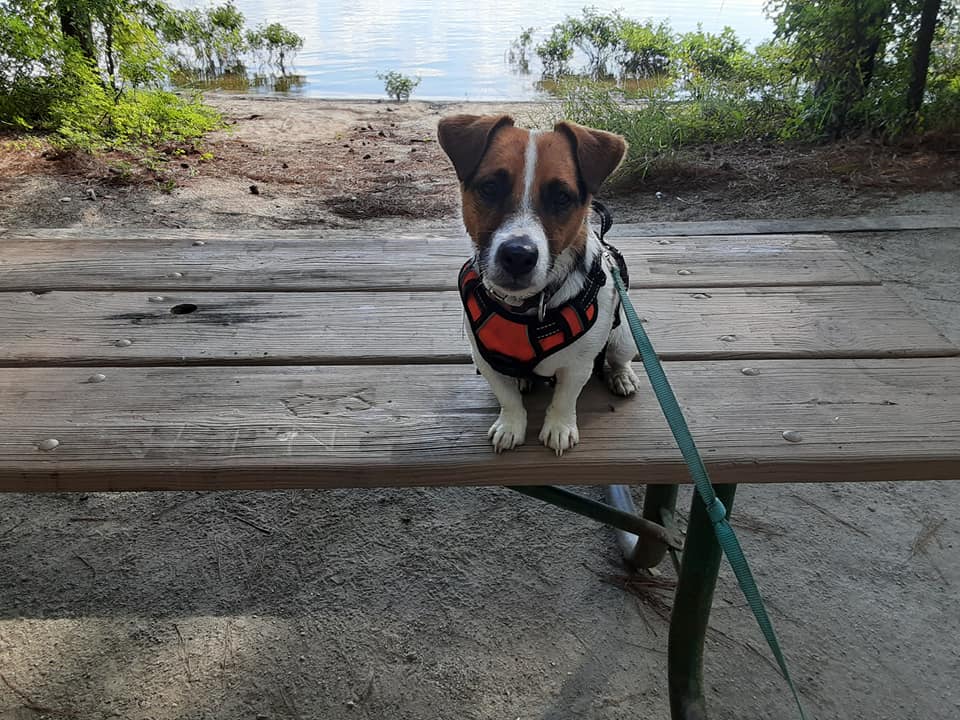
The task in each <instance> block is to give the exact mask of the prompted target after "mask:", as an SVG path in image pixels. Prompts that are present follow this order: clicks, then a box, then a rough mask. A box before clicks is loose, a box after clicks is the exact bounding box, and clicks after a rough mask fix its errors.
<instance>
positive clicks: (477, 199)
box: [438, 115, 638, 455]
mask: <svg viewBox="0 0 960 720" xmlns="http://www.w3.org/2000/svg"><path fill="white" fill-rule="evenodd" d="M438 136H439V140H440V146H441V147H442V148H443V150H444V151H445V152H446V153H447V155H448V156H449V158H450V160H451V162H452V163H453V166H454V168H455V169H456V172H457V177H458V178H459V180H460V188H461V193H462V200H463V203H462V204H463V222H464V225H465V226H466V230H467V232H468V233H469V235H470V237H471V239H472V240H473V244H474V248H475V251H476V260H475V267H476V269H477V273H478V275H479V276H480V279H481V281H482V283H483V286H484V288H485V289H486V291H487V292H488V293H489V296H490V297H492V298H495V299H496V300H497V301H499V302H501V303H502V304H503V305H504V306H505V307H508V308H513V309H517V308H524V309H526V311H527V312H529V313H537V312H538V309H537V302H536V301H537V299H538V298H539V299H540V301H541V303H542V304H541V306H540V310H539V312H541V313H542V312H543V308H544V307H545V308H546V309H550V308H558V307H561V306H563V305H564V304H565V303H569V302H570V301H571V299H572V298H575V297H577V296H578V294H579V293H581V290H582V288H583V287H584V284H585V282H587V279H588V271H589V270H590V269H591V268H595V266H594V261H595V260H596V259H597V258H598V257H599V256H600V255H601V254H602V253H603V247H602V245H601V244H600V241H599V240H598V239H597V238H596V237H595V235H594V233H593V232H591V229H590V227H589V219H590V213H591V201H592V198H593V196H594V194H596V192H597V190H598V189H599V187H600V185H601V184H602V183H603V181H604V180H605V179H606V178H607V177H608V176H609V175H610V173H612V172H613V171H614V170H615V169H616V168H617V166H618V165H619V164H620V162H621V161H622V159H623V156H624V153H625V152H626V142H625V141H624V139H623V138H621V137H620V136H618V135H614V134H611V133H607V132H603V131H600V130H593V129H590V128H586V127H582V126H580V125H576V124H574V123H570V122H561V123H558V124H557V125H556V126H555V127H554V129H553V130H552V131H549V132H543V131H534V130H524V129H520V128H518V127H515V126H514V122H513V119H512V118H511V117H509V116H507V115H499V116H484V117H481V116H476V115H456V116H452V117H446V118H443V119H442V120H441V121H440V124H439V128H438ZM602 267H603V273H604V275H605V279H606V282H605V283H604V284H603V285H602V287H600V289H599V292H598V294H597V297H596V308H597V312H596V313H595V314H596V319H595V322H594V323H593V325H592V327H590V329H589V330H588V331H587V332H586V333H585V334H583V335H581V336H579V337H578V338H577V339H576V340H575V341H574V342H572V344H569V345H567V346H566V347H564V348H563V349H562V350H559V351H557V352H555V353H553V354H551V355H549V356H548V357H545V358H544V359H543V360H542V361H541V362H540V363H539V364H538V365H537V366H536V368H535V370H534V372H535V374H536V375H538V376H543V377H552V378H555V380H556V386H555V389H554V392H553V399H552V401H551V402H550V405H549V407H548V408H547V411H546V416H545V419H544V423H543V428H542V429H541V431H540V440H541V441H542V442H543V444H544V445H546V446H547V447H550V448H552V449H553V450H555V451H556V453H557V454H558V455H560V454H562V453H563V452H564V451H565V450H568V449H570V448H572V447H573V446H574V445H576V444H577V443H578V442H579V439H580V436H579V431H578V429H577V398H578V397H579V396H580V392H581V390H582V389H583V386H584V385H585V384H586V382H587V381H588V380H589V379H590V376H591V374H592V373H593V368H594V360H595V359H596V358H597V357H598V355H599V354H600V353H601V352H603V349H604V347H606V361H607V363H608V365H609V368H608V369H607V371H606V382H607V385H608V387H609V388H610V390H611V391H613V392H614V393H616V394H618V395H624V396H626V395H631V394H633V393H634V392H635V391H636V389H637V386H638V381H637V377H636V375H634V373H633V370H632V369H631V367H630V362H631V360H633V358H634V356H635V354H636V348H635V346H634V344H633V340H632V338H631V336H630V333H629V329H628V327H627V323H626V321H625V320H624V319H623V318H622V317H621V322H620V323H619V325H618V326H617V327H615V328H614V315H615V313H620V314H621V316H622V310H621V309H620V304H619V302H618V301H617V296H616V290H615V288H614V285H613V282H612V280H611V278H610V270H609V268H608V267H607V264H606V263H605V262H604V263H602ZM531 306H532V307H531ZM467 326H468V333H467V334H468V335H469V336H470V342H471V346H472V348H473V357H474V361H475V362H476V364H477V368H478V369H479V370H480V372H481V373H482V374H483V376H484V377H485V378H486V379H487V381H488V382H489V383H490V387H491V388H492V389H493V392H494V394H495V395H496V396H497V399H498V400H499V401H500V407H501V409H500V416H499V417H498V418H497V421H496V422H495V423H494V424H493V425H492V426H491V428H490V432H489V437H490V439H491V442H492V443H493V447H494V449H495V450H496V451H497V452H502V451H503V450H509V449H511V448H513V447H516V446H517V445H521V444H522V443H523V442H524V439H525V436H526V431H527V412H526V410H525V408H524V406H523V398H522V396H521V387H522V386H523V385H524V381H523V380H520V381H519V382H518V379H517V378H516V377H511V376H510V375H505V374H503V373H501V372H497V371H496V370H494V368H493V367H492V365H491V364H490V363H489V362H487V361H486V360H485V359H484V357H483V356H482V355H481V353H480V352H478V348H477V338H476V337H475V336H474V333H473V332H472V331H469V330H470V323H469V322H467Z"/></svg>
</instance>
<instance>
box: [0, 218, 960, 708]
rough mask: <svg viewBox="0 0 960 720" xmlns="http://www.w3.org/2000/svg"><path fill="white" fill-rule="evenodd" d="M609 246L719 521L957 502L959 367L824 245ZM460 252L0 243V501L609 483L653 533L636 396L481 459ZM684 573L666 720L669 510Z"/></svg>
mask: <svg viewBox="0 0 960 720" xmlns="http://www.w3.org/2000/svg"><path fill="white" fill-rule="evenodd" d="M611 237H612V239H613V242H614V243H615V244H617V245H618V246H619V247H620V248H621V250H622V251H623V253H624V255H625V257H626V259H627V262H628V264H629V265H630V274H631V279H632V290H631V297H632V299H633V301H634V304H635V305H636V306H637V309H638V312H639V313H640V314H641V316H643V319H644V321H645V322H646V328H647V332H648V333H649V335H650V337H651V339H652V340H653V342H654V344H655V345H656V347H657V350H658V352H659V353H660V355H661V357H662V358H663V360H665V361H667V362H666V368H667V372H668V374H669V376H670V379H671V382H672V383H673V385H674V388H675V390H676V392H677V395H678V397H679V399H680V402H681V404H682V405H683V407H684V411H685V413H686V415H687V419H688V422H689V424H690V427H691V430H692V432H693V434H694V436H695V438H696V440H697V443H698V445H699V447H700V450H701V453H702V454H703V457H704V459H705V461H706V463H707V465H708V468H709V470H710V472H711V476H712V478H713V480H714V482H717V483H726V484H728V485H727V486H726V487H724V488H721V489H720V494H721V499H724V500H725V501H726V502H728V503H729V502H730V501H732V496H733V489H734V487H735V485H734V484H735V483H754V482H778V483H786V482H824V481H869V480H931V479H951V478H960V351H958V349H957V348H956V347H954V346H953V345H952V344H951V343H950V342H948V341H947V340H946V339H945V338H944V337H943V336H942V335H941V334H940V333H939V332H937V330H936V329H934V328H933V327H932V326H930V325H929V324H928V323H927V322H926V321H925V320H923V319H921V318H920V317H918V316H917V315H916V314H915V313H914V312H913V311H912V310H911V309H910V308H909V307H908V306H907V305H906V304H905V303H904V302H903V301H901V300H900V299H899V298H897V297H896V296H895V295H894V294H892V293H891V292H890V291H889V290H888V289H887V288H886V287H884V286H883V285H882V284H881V283H880V281H879V279H878V278H877V277H875V276H874V275H873V274H872V273H871V272H869V271H868V270H866V269H865V268H863V267H862V266H860V265H859V264H858V263H856V262H855V261H854V260H853V259H852V257H851V256H850V255H849V254H847V253H846V252H844V251H842V250H841V249H840V248H838V247H837V245H836V244H835V243H834V242H833V241H831V240H830V239H829V238H827V237H824V236H820V235H741V236H737V235H733V236H727V237H722V238H721V237H705V236H704V237H695V236H694V237H637V236H631V233H630V229H629V228H623V229H620V230H617V229H616V228H615V231H614V233H612V235H611ZM468 253H469V245H468V243H467V242H466V241H465V240H464V239H463V238H460V237H457V236H454V235H452V234H451V235H443V234H438V235H431V236H423V235H411V234H404V233H397V234H394V235H392V236H390V237H371V236H370V235H369V234H367V233H363V232H358V231H338V232H334V231H324V232H322V233H318V232H317V231H297V232H287V231H284V232H271V231H248V232H235V231H198V230H157V231H142V230H131V231H127V230H97V231H86V232H85V231H82V230H32V231H31V230H6V231H4V232H2V233H0V407H2V408H3V412H2V413H0V490H3V491H14V492H41V491H106V490H185V489H190V490H222V489H276V488H332V487H388V486H389V487H393V486H404V485H484V484H491V485H507V486H542V485H544V484H546V483H549V484H550V485H567V484H610V483H623V482H629V483H646V484H650V485H651V487H650V488H648V493H647V496H648V497H647V504H646V506H645V507H644V510H643V517H644V518H646V520H647V521H649V522H652V523H655V524H659V523H663V524H664V525H669V524H670V522H671V517H672V515H671V513H672V508H673V503H674V502H675V498H676V492H675V484H677V483H684V482H687V481H688V475H687V470H686V467H685V465H684V464H683V462H682V460H681V458H680V456H679V453H678V451H677V449H676V446H675V444H674V442H673V439H672V437H671V435H670V433H669V430H668V428H667V426H666V423H665V422H664V421H663V418H662V417H661V415H660V410H659V408H658V406H657V404H656V402H655V400H654V398H653V395H652V393H651V392H650V391H649V390H646V389H645V390H642V391H641V392H640V393H639V394H638V396H637V397H635V398H632V399H622V398H616V397H614V396H612V395H610V394H609V393H608V392H607V391H606V390H605V389H604V388H602V387H601V386H600V384H599V383H591V384H590V386H588V388H587V389H586V390H585V392H584V395H583V396H582V397H581V399H580V403H579V412H578V417H579V425H580V435H581V442H580V445H578V446H577V447H576V448H575V449H574V450H573V451H571V452H569V453H567V454H565V455H564V457H563V458H556V457H554V456H553V454H552V453H551V452H549V451H548V450H546V449H545V448H543V447H542V446H540V445H539V444H538V443H537V442H536V434H537V432H538V430H539V418H540V417H542V412H543V409H544V406H545V404H546V401H547V399H548V395H549V394H548V393H545V392H541V393H539V394H538V395H537V396H535V397H534V398H532V399H530V400H528V407H529V408H530V417H531V423H530V428H529V433H530V434H529V437H528V443H527V444H526V445H525V446H523V447H521V448H519V449H517V450H515V451H512V452H509V453H506V454H504V455H500V456H498V455H495V454H494V453H493V452H492V451H491V449H490V446H489V442H488V440H487V436H486V430H487V427H488V426H489V425H490V423H491V422H492V420H493V419H494V418H495V417H496V414H497V411H498V406H497V403H496V400H495V398H494V397H493V395H492V393H491V392H490V390H489V388H488V386H487V384H486V382H485V381H484V380H483V378H481V377H478V376H477V375H476V374H475V373H474V371H473V368H472V367H471V366H470V364H469V363H470V358H469V354H468V343H467V340H466V338H465V337H464V335H463V329H462V321H461V315H460V302H459V299H458V296H457V293H456V292H455V282H456V274H457V270H458V269H459V267H460V265H461V264H462V262H463V259H464V258H465V257H466V256H467V254H468ZM529 492H534V493H535V494H536V493H537V492H540V493H541V499H546V500H548V501H550V502H558V501H559V502H568V501H569V502H572V503H573V504H574V505H576V504H577V503H580V502H581V501H578V500H569V498H567V499H564V498H565V497H566V496H549V497H548V496H547V495H544V494H543V493H549V492H559V490H557V489H554V490H550V489H549V488H542V487H541V488H540V489H539V490H536V489H534V490H529ZM558 497H559V500H558ZM584 502H585V501H584ZM614 505H617V503H614ZM621 507H622V506H621ZM630 507H632V506H630ZM573 509H575V510H576V511H577V512H583V513H586V514H590V513H594V514H593V515H592V516H595V517H598V518H599V519H606V520H608V521H609V522H612V523H613V524H615V525H616V524H617V523H618V522H620V524H619V527H620V528H621V530H623V529H625V528H626V527H628V526H629V527H633V525H631V524H630V523H627V525H624V524H623V518H622V517H620V519H619V521H618V517H617V516H615V515H610V514H607V515H604V513H605V512H606V513H611V512H614V511H613V510H610V509H609V508H608V509H607V510H603V508H600V507H599V504H598V503H594V504H593V505H591V506H589V507H588V506H586V505H583V504H582V503H581V506H580V507H574V508H573ZM610 518H612V519H610ZM638 522H639V521H638ZM658 527H659V525H658ZM638 532H639V531H638ZM635 539H636V538H634V540H635ZM642 545H643V542H641V543H639V544H638V546H637V548H636V549H637V552H638V554H639V555H643V554H644V553H643V552H642V550H643V548H642V547H641V546H642ZM656 545H657V543H652V544H650V547H648V548H647V550H650V548H651V547H652V551H651V552H648V553H647V562H639V564H641V565H649V564H652V563H654V562H656V561H658V560H659V559H660V558H662V557H663V550H664V549H665V546H663V545H662V544H661V545H660V546H659V547H656ZM686 547H687V549H686V551H685V553H684V562H683V564H682V566H681V567H680V578H679V582H678V589H677V601H676V604H675V611H674V617H675V618H677V617H679V618H680V619H681V620H682V622H674V623H672V625H671V652H670V688H671V704H672V707H673V713H674V717H676V718H681V717H682V718H697V717H703V713H705V710H704V708H703V696H702V690H701V688H700V653H701V652H702V646H703V633H704V631H705V628H706V622H707V616H708V613H709V607H710V598H711V596H712V591H713V583H714V581H715V578H716V572H717V568H718V566H719V562H720V555H719V551H718V549H717V547H716V543H715V542H714V541H713V538H712V535H711V534H710V528H709V523H708V522H707V521H706V519H705V517H704V516H703V513H702V507H701V508H699V509H698V508H697V503H696V501H695V502H694V507H693V509H692V511H691V517H690V520H689V526H688V533H687V538H686ZM651 558H653V559H652V560H651ZM692 618H694V619H692Z"/></svg>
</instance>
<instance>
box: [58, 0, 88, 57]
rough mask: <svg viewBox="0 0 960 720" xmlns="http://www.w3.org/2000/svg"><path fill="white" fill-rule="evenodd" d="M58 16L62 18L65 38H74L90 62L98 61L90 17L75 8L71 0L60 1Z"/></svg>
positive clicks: (61, 28) (62, 30) (61, 27)
mask: <svg viewBox="0 0 960 720" xmlns="http://www.w3.org/2000/svg"><path fill="white" fill-rule="evenodd" d="M57 15H59V16H60V31H61V32H62V33H63V35H64V37H68V38H73V39H74V40H76V41H77V44H78V45H80V50H81V52H83V54H84V56H85V57H86V58H87V59H88V60H92V61H93V62H96V61H97V46H96V45H94V42H93V27H92V25H91V23H90V16H89V15H87V14H86V13H85V12H83V11H82V10H78V9H77V8H76V7H74V4H73V3H71V2H70V1H69V0H58V2H57Z"/></svg>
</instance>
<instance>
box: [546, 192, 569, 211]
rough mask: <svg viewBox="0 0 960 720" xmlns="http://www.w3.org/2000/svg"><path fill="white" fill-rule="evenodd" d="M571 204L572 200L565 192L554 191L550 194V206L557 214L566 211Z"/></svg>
mask: <svg viewBox="0 0 960 720" xmlns="http://www.w3.org/2000/svg"><path fill="white" fill-rule="evenodd" d="M572 202H573V198H572V197H571V196H570V193H568V192H566V191H565V190H554V191H553V192H552V193H551V194H550V204H551V205H553V209H554V210H556V211H558V212H562V211H564V210H566V209H567V208H568V207H570V204H571V203H572Z"/></svg>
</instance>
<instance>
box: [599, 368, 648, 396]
mask: <svg viewBox="0 0 960 720" xmlns="http://www.w3.org/2000/svg"><path fill="white" fill-rule="evenodd" d="M607 387H608V388H610V392H612V393H613V394H614V395H622V396H623V397H630V396H631V395H633V394H634V393H635V392H636V391H637V390H639V389H640V380H639V378H637V376H636V374H635V373H634V372H633V368H631V367H630V366H629V365H625V366H623V367H618V368H610V371H609V372H608V373H607Z"/></svg>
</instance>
